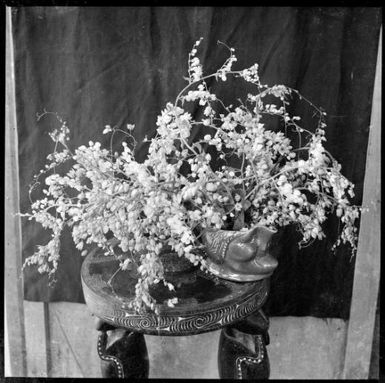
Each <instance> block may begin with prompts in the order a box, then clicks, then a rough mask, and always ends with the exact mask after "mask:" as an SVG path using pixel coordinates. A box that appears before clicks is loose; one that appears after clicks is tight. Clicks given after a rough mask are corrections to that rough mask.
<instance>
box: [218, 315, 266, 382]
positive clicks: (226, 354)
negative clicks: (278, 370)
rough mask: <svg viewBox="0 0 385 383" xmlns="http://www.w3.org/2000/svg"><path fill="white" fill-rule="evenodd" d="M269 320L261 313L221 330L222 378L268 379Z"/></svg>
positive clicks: (220, 358) (220, 355) (220, 372)
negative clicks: (267, 346) (267, 347)
mask: <svg viewBox="0 0 385 383" xmlns="http://www.w3.org/2000/svg"><path fill="white" fill-rule="evenodd" d="M268 328H269V320H268V318H267V317H266V316H265V314H264V313H263V312H262V310H259V311H257V312H256V313H254V314H252V315H250V316H249V317H247V318H246V319H244V320H242V321H240V322H238V323H235V324H233V325H231V326H227V327H225V328H224V329H222V332H221V335H220V338H219V349H218V368H219V376H220V378H221V379H253V380H254V379H268V378H269V375H270V364H269V357H268V355H267V350H266V345H268V344H269V341H270V340H269V334H268V332H267V331H268Z"/></svg>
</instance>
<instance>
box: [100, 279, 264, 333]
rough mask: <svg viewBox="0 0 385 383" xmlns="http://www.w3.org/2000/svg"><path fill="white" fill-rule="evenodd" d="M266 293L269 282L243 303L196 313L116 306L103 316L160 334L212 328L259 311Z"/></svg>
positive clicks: (128, 325) (126, 325)
mask: <svg viewBox="0 0 385 383" xmlns="http://www.w3.org/2000/svg"><path fill="white" fill-rule="evenodd" d="M266 295H267V288H266V285H265V284H262V285H261V286H260V290H259V291H258V292H256V293H255V294H253V295H252V296H250V297H248V298H247V299H246V300H245V301H243V302H241V303H236V304H233V305H230V306H227V307H222V308H219V309H217V310H213V311H208V312H203V313H198V314H196V315H190V316H178V315H177V314H175V315H172V314H168V315H159V316H156V315H154V314H143V315H135V314H130V313H128V312H127V311H124V310H114V311H113V312H112V315H105V316H104V318H103V319H105V320H107V321H109V322H113V323H114V324H115V325H116V326H117V327H126V328H131V329H134V330H139V331H140V330H143V331H147V332H154V333H158V334H162V333H163V334H173V333H185V334H188V333H193V332H204V331H211V330H215V329H217V328H220V327H223V326H226V325H228V324H231V323H233V322H235V321H237V320H240V319H242V318H244V317H246V316H247V315H249V314H251V313H252V312H254V311H256V310H257V309H258V308H259V307H260V305H261V303H262V302H263V301H264V299H265V297H266Z"/></svg>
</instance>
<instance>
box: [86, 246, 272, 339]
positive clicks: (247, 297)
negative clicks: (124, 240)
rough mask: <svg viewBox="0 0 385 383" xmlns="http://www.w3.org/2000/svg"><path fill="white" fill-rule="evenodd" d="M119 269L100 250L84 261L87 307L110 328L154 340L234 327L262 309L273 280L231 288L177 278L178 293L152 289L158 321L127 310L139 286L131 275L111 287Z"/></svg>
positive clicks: (200, 278)
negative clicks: (170, 302)
mask: <svg viewBox="0 0 385 383" xmlns="http://www.w3.org/2000/svg"><path fill="white" fill-rule="evenodd" d="M117 268H118V261H117V260H115V259H113V258H111V257H106V256H104V255H103V253H102V251H101V250H100V249H95V250H94V251H93V252H90V254H89V255H88V256H87V257H86V259H85V260H84V262H83V265H82V270H81V278H82V285H83V292H84V297H85V300H86V303H87V306H88V307H89V309H90V310H91V312H92V313H93V314H94V315H96V316H97V317H99V318H100V319H102V320H103V321H105V322H107V323H110V324H112V325H114V326H116V327H124V328H129V329H131V330H133V331H137V332H142V333H145V334H150V335H193V334H198V333H202V332H208V331H212V330H216V329H219V328H221V327H224V326H227V325H230V324H232V323H234V322H237V321H239V320H241V319H243V318H245V317H247V316H248V315H250V314H251V313H253V312H254V311H256V310H258V309H259V308H261V307H262V306H263V304H264V303H265V300H266V298H267V296H268V291H269V279H263V280H260V281H254V282H232V281H229V280H224V279H219V278H217V277H215V276H213V275H212V274H209V273H205V272H203V271H201V270H199V269H197V268H194V269H193V270H189V271H186V272H181V273H179V274H178V273H175V274H173V276H172V281H171V282H173V284H174V285H175V291H169V290H168V288H167V287H165V286H163V284H162V283H159V284H157V285H155V286H154V287H153V288H152V290H151V295H152V296H153V297H154V298H155V299H156V301H157V303H158V304H159V305H160V306H159V308H160V312H159V315H156V314H155V313H153V312H146V313H143V314H140V315H139V314H137V313H135V312H134V310H133V309H131V308H128V303H129V302H130V301H131V300H132V299H133V297H134V293H135V284H136V279H135V278H134V277H133V276H132V275H131V274H130V272H128V271H121V272H119V273H117V274H116V276H115V277H114V278H113V280H112V283H111V286H112V287H110V286H109V285H108V284H107V281H108V280H109V279H110V278H111V276H112V275H113V273H114V272H115V271H116V270H117ZM175 296H176V297H178V300H179V302H178V304H176V305H175V307H169V306H167V305H166V304H165V302H166V301H167V299H169V298H173V297H175Z"/></svg>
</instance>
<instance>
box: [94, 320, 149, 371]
mask: <svg viewBox="0 0 385 383" xmlns="http://www.w3.org/2000/svg"><path fill="white" fill-rule="evenodd" d="M96 327H97V330H98V331H99V338H98V354H99V357H100V359H101V370H102V376H103V378H142V379H147V378H148V372H149V361H148V354H147V347H146V342H145V340H144V336H143V334H140V333H136V332H133V331H130V330H127V329H124V328H117V327H114V326H111V325H109V324H107V323H104V322H102V321H100V320H99V321H98V322H97V326H96Z"/></svg>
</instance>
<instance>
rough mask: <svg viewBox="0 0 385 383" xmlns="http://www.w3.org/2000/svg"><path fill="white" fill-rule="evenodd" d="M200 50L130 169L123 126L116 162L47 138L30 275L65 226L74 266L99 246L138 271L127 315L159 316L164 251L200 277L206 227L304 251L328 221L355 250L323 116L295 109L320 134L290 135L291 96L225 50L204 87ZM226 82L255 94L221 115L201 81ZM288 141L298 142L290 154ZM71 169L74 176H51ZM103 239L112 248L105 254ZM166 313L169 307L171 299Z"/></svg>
mask: <svg viewBox="0 0 385 383" xmlns="http://www.w3.org/2000/svg"><path fill="white" fill-rule="evenodd" d="M200 42H201V40H198V41H197V42H196V43H195V44H194V47H193V50H192V51H191V53H190V55H189V84H188V86H186V88H184V89H183V90H182V91H181V93H180V94H179V95H178V97H177V98H176V101H175V103H174V104H173V103H167V105H166V107H165V109H164V110H163V111H161V114H160V115H159V116H158V119H157V122H156V125H157V134H156V136H155V137H154V138H153V139H152V140H150V141H151V144H150V147H149V151H148V156H147V159H146V160H145V161H144V162H143V163H139V162H137V161H136V160H135V157H134V150H133V148H132V143H134V144H135V141H134V140H133V137H132V136H131V131H132V130H133V128H134V126H133V125H130V124H129V125H127V127H126V129H125V130H121V129H119V128H117V127H111V126H109V125H107V126H106V127H105V129H104V131H103V133H104V134H109V133H111V134H112V137H113V134H114V133H115V132H116V131H117V130H120V131H121V132H124V133H125V134H126V135H127V141H124V142H122V150H121V152H120V153H112V150H107V149H103V148H102V147H101V145H100V143H98V142H95V143H94V142H92V141H90V142H89V144H88V146H85V145H83V146H80V147H79V148H77V149H76V150H75V151H74V152H72V151H71V150H70V149H69V147H68V145H67V136H68V128H67V127H66V126H65V123H64V124H62V128H61V130H59V131H55V132H54V133H53V134H52V135H51V137H52V139H53V140H54V142H55V144H56V145H55V151H54V153H53V154H51V155H50V156H49V157H48V160H49V161H50V163H49V164H48V165H47V166H46V169H45V170H44V171H41V172H40V174H39V175H38V178H39V177H40V176H41V175H43V174H45V173H47V172H53V173H52V174H50V175H48V176H47V177H46V179H45V184H46V188H45V189H44V190H43V193H44V194H45V198H42V199H40V200H37V201H36V202H34V203H33V204H32V212H31V213H30V214H24V216H27V217H29V219H35V220H36V221H37V222H39V223H41V224H42V225H43V226H44V227H45V228H47V229H50V230H51V231H52V240H51V241H50V242H49V243H48V244H47V245H45V246H39V247H38V249H37V251H36V253H35V254H34V255H32V256H31V257H29V258H28V259H27V261H26V265H30V264H36V265H38V267H39V271H40V272H48V273H50V275H53V273H54V272H55V270H56V269H57V266H58V260H59V250H60V235H61V232H62V230H63V228H64V227H65V226H69V227H70V228H71V229H72V236H73V240H74V242H75V244H76V247H77V248H78V249H79V251H81V253H82V255H86V254H87V249H86V248H85V246H86V245H89V244H96V245H97V246H99V247H100V248H102V249H103V251H104V253H105V254H106V255H112V256H115V257H117V258H118V259H119V260H120V264H121V269H122V270H127V269H132V268H133V267H134V268H136V273H137V277H138V282H137V285H136V299H135V300H134V301H133V302H132V306H133V307H135V309H136V310H138V311H140V310H141V309H145V308H146V307H150V308H151V309H153V310H155V311H156V310H157V306H156V302H155V301H154V299H153V298H152V297H151V294H150V293H149V289H150V287H151V286H152V285H154V284H157V283H160V282H162V283H163V284H164V285H165V286H167V287H168V288H169V289H170V290H173V289H174V287H173V285H172V284H171V283H169V282H168V281H166V280H165V274H164V270H163V266H162V263H161V253H162V250H163V249H164V248H166V247H168V248H171V249H172V250H173V251H174V252H175V253H177V254H178V255H179V256H180V257H185V258H187V259H188V260H190V261H191V262H192V263H193V264H195V265H198V264H200V265H201V267H202V268H204V266H205V261H204V258H203V257H202V253H201V252H200V250H201V248H202V244H201V241H200V237H201V234H202V231H203V230H204V229H205V228H217V229H227V230H232V229H233V230H239V229H247V228H251V227H253V226H255V225H265V226H267V227H269V228H272V229H277V228H279V227H283V226H286V225H289V224H295V225H296V226H297V227H298V230H299V231H300V233H301V234H302V240H301V242H300V245H301V246H303V245H307V244H309V243H311V242H312V241H313V240H315V239H322V238H323V237H324V236H325V234H324V231H323V229H322V224H323V223H324V222H325V220H326V219H327V217H328V215H329V214H331V213H335V214H336V216H337V217H339V218H340V220H341V222H342V230H341V233H340V235H339V238H338V240H337V244H339V243H341V242H342V243H346V242H347V243H349V244H350V245H351V246H352V248H353V251H354V250H355V247H356V240H357V229H356V227H355V221H356V220H357V218H358V216H359V208H358V207H356V206H353V205H351V204H350V202H349V198H352V197H353V196H354V193H353V185H352V184H351V183H350V182H349V181H348V180H347V179H346V178H345V177H344V176H343V175H342V174H341V172H340V170H341V167H340V165H339V164H338V163H337V161H336V160H334V158H333V157H332V156H331V155H330V154H329V153H328V152H327V150H326V149H325V147H324V144H323V143H324V142H325V140H326V138H325V127H326V123H325V118H326V117H325V113H324V112H322V111H321V110H320V109H318V108H316V107H315V106H314V105H313V104H311V103H310V102H308V101H307V100H306V99H304V98H302V99H303V100H305V102H306V103H307V104H308V105H309V107H311V108H312V109H314V112H315V115H316V116H317V126H316V127H315V128H314V129H311V128H304V127H303V126H299V121H300V120H301V119H300V117H299V116H291V115H290V114H289V113H288V112H287V111H286V110H287V105H289V97H293V96H294V95H299V93H298V92H297V91H296V90H294V89H291V88H288V87H286V86H284V85H274V86H267V85H263V84H261V83H260V78H259V73H258V65H257V64H255V65H253V66H251V67H250V68H248V69H244V70H240V71H234V70H232V65H233V63H235V62H236V57H235V55H234V50H233V49H232V48H229V50H230V57H229V59H228V60H227V61H226V62H225V64H224V65H223V66H222V67H221V68H220V69H219V70H218V71H217V72H215V73H213V74H210V75H206V76H203V72H202V66H201V65H200V62H199V59H198V58H197V57H196V53H197V47H198V46H199V44H200ZM229 75H233V76H235V77H237V78H239V79H240V80H244V81H247V82H251V83H253V84H255V85H256V93H255V94H249V95H248V97H247V100H246V101H245V103H242V102H241V103H240V104H239V105H238V106H235V107H234V106H232V105H229V106H225V105H224V104H223V102H222V101H221V100H220V98H218V97H217V95H215V94H213V93H211V92H210V91H209V90H208V88H207V84H206V82H205V80H206V79H208V78H210V77H213V78H216V79H221V80H223V81H224V80H226V77H227V76H229ZM265 99H268V100H269V102H268V103H267V102H265ZM272 99H273V101H272ZM274 100H275V101H274ZM185 103H195V104H196V105H197V107H198V108H202V112H203V113H201V114H200V115H201V116H202V117H201V119H194V118H193V117H192V115H191V114H190V113H188V112H187V111H186V110H185V109H184V104H185ZM197 115H198V114H197ZM271 118H276V119H278V121H279V122H280V124H281V127H282V129H276V130H274V131H273V130H270V129H269V126H268V124H269V119H271ZM193 127H194V128H198V129H205V134H202V135H201V137H202V136H203V138H201V139H197V140H195V141H193V140H191V131H192V129H193ZM290 132H292V133H294V135H295V136H296V137H298V140H297V141H298V145H296V147H294V143H293V142H292V140H291V139H290V138H289V134H288V133H290ZM59 148H61V150H59ZM210 153H215V156H216V158H214V157H213V154H210ZM69 159H71V160H73V161H74V165H73V166H72V167H71V169H70V170H69V171H68V172H65V173H64V174H63V175H60V174H59V173H58V172H57V169H58V168H59V166H60V165H61V164H62V163H64V162H65V161H67V160H69ZM230 163H231V164H233V163H237V164H238V165H237V166H231V165H230ZM214 164H216V165H214ZM112 237H113V238H115V239H116V240H117V243H118V245H117V246H113V245H112V244H111V241H110V240H109V238H112ZM118 248H120V250H119V251H118ZM122 254H123V255H122ZM167 304H168V305H169V306H171V307H173V306H174V305H175V304H177V299H176V298H172V299H170V300H168V301H167Z"/></svg>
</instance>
